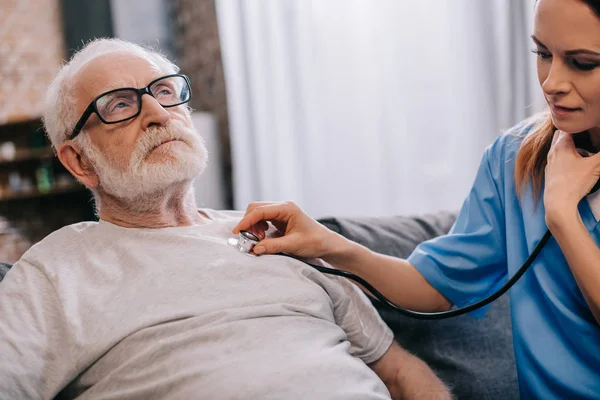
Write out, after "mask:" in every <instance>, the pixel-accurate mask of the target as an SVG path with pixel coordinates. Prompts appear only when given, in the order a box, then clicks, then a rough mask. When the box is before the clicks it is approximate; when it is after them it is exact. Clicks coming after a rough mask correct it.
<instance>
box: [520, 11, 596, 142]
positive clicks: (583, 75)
mask: <svg viewBox="0 0 600 400" xmlns="http://www.w3.org/2000/svg"><path fill="white" fill-rule="evenodd" d="M532 38H533V41H534V42H535V46H536V48H535V50H534V52H536V53H537V55H538V59H537V72H538V78H539V81H540V85H541V86H542V90H543V91H544V97H545V98H546V101H547V102H548V105H549V106H550V111H551V113H552V120H553V122H554V125H555V126H556V127H557V128H558V129H560V130H562V131H564V132H568V133H578V132H583V131H585V130H590V131H591V132H593V133H594V134H596V133H598V134H600V18H599V17H598V16H597V15H596V14H595V13H594V11H593V10H592V9H591V8H590V7H588V5H587V4H585V3H584V2H583V1H582V0H539V1H538V2H537V5H536V13H535V21H534V29H533V36H532Z"/></svg>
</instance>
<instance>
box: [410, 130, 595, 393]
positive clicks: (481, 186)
mask: <svg viewBox="0 0 600 400" xmlns="http://www.w3.org/2000/svg"><path fill="white" fill-rule="evenodd" d="M531 128H532V124H531V123H522V124H520V125H517V126H516V127H515V128H513V129H512V130H510V131H509V132H508V133H506V134H504V135H503V136H500V137H499V138H498V139H497V140H496V141H495V142H494V143H493V144H492V145H491V146H490V147H489V148H487V149H486V151H485V154H484V156H483V159H482V161H481V165H480V167H479V171H478V172H477V176H476V178H475V183H474V184H473V188H472V189H471V192H470V193H469V196H468V197H467V199H466V200H465V202H464V204H463V206H462V208H461V211H460V214H459V216H458V219H457V221H456V222H455V224H454V226H453V228H452V230H451V231H450V232H449V234H448V235H446V236H442V237H439V238H436V239H433V240H430V241H428V242H425V243H422V244H421V245H420V246H419V247H417V248H416V249H415V251H414V252H413V254H411V256H410V257H409V258H408V261H409V262H410V263H411V264H412V265H414V266H415V267H416V268H417V269H418V270H419V271H420V272H421V274H422V275H423V276H424V277H425V278H426V279H427V280H428V281H429V282H430V283H431V284H432V285H433V286H434V287H435V288H436V289H437V290H439V291H440V292H441V293H442V294H443V295H444V296H446V298H447V299H448V300H449V301H451V302H452V303H453V304H455V305H456V306H458V307H462V306H465V305H468V304H470V303H473V302H475V301H477V300H480V299H481V298H483V297H486V296H488V295H489V294H491V293H492V292H494V291H496V290H497V289H498V288H499V287H500V286H502V284H503V283H504V282H505V280H506V279H507V275H510V276H512V275H513V274H514V273H515V272H516V271H517V270H518V269H519V267H521V265H523V263H524V262H525V260H526V259H527V257H528V256H529V254H531V252H532V251H533V249H534V248H535V246H536V245H537V244H538V242H539V241H540V240H541V238H542V236H543V235H544V233H545V232H546V230H547V227H546V222H545V217H544V215H545V210H544V204H543V194H542V195H541V196H540V199H539V201H538V202H537V203H536V202H534V199H533V193H532V191H531V188H530V186H528V188H527V190H526V191H525V192H524V193H523V195H522V197H521V199H520V200H519V199H518V198H517V195H516V191H515V180H514V170H515V160H516V156H517V152H518V150H519V146H520V145H521V142H522V139H523V136H525V135H527V134H528V133H529V132H530V131H531ZM579 212H580V214H581V218H582V220H583V222H584V224H585V226H586V228H587V229H588V231H589V232H590V234H591V235H592V237H593V238H594V241H595V242H596V244H599V245H600V229H599V228H598V221H596V219H595V218H594V215H593V213H592V211H591V209H590V206H589V203H588V202H587V200H585V199H584V200H582V201H581V203H580V204H579ZM598 273H600V270H599V271H598ZM598 290H600V288H598ZM509 293H510V306H511V318H512V329H513V341H514V348H515V359H516V363H517V373H518V377H519V388H520V393H521V398H522V399H545V400H547V399H569V400H574V399H600V327H599V326H598V323H597V322H596V320H595V319H594V316H593V315H592V313H591V311H590V309H589V307H588V305H587V303H586V302H585V299H584V298H583V295H582V294H581V291H580V290H579V287H578V286H577V283H576V282H575V278H574V276H573V274H572V273H571V270H570V268H569V265H568V264H567V261H566V259H565V257H564V256H563V254H562V252H561V250H560V247H559V246H558V244H557V242H556V240H554V239H550V241H549V242H548V243H547V244H546V246H545V248H544V249H543V250H542V252H541V253H540V254H539V255H538V257H537V260H536V261H535V262H534V263H533V264H532V266H531V267H530V269H529V270H528V271H527V273H526V274H525V275H524V276H523V277H521V279H520V281H519V282H517V283H516V284H515V286H514V287H513V288H512V289H511V290H510V292H509ZM479 311H481V310H479ZM484 312H485V311H481V312H475V314H477V313H478V314H479V315H482V314H483V313H484Z"/></svg>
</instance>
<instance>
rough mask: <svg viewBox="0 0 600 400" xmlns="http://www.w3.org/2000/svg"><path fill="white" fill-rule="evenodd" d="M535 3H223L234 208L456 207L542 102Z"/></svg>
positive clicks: (356, 210)
mask: <svg viewBox="0 0 600 400" xmlns="http://www.w3.org/2000/svg"><path fill="white" fill-rule="evenodd" d="M533 3H534V1H533V0H419V1H409V0H312V1H311V0H217V2H216V4H217V14H218V20H219V30H220V40H221V46H222V54H223V61H224V67H225V76H226V84H227V96H228V107H229V116H230V127H231V142H232V159H233V167H234V198H235V207H236V208H238V209H244V208H245V207H246V205H247V204H248V203H249V202H251V201H257V200H293V201H295V202H297V203H298V204H299V205H301V206H302V207H303V208H304V209H305V210H306V211H307V212H309V213H310V214H311V215H313V216H315V217H322V216H326V215H335V216H373V215H390V214H411V213H423V212H434V211H436V210H440V209H457V208H458V207H459V206H460V204H461V203H462V201H463V199H464V198H465V196H466V195H467V193H468V190H469V188H470V186H471V184H472V180H473V177H474V175H475V172H476V169H477V166H478V164H479V161H480V158H481V155H482V151H483V149H484V148H485V147H486V146H487V145H489V144H490V143H491V142H492V141H493V140H494V138H495V137H496V136H497V135H498V134H500V133H501V132H502V130H503V129H506V128H508V127H510V126H511V125H513V124H514V123H516V122H518V121H519V120H521V119H522V118H524V117H526V116H528V115H530V114H531V113H532V112H533V111H534V110H537V109H540V107H541V105H542V102H541V101H540V100H539V99H540V95H539V89H538V84H537V81H536V78H535V68H534V66H535V56H534V55H533V54H531V53H530V52H529V49H530V47H531V44H530V39H529V35H530V34H531V32H532V19H533V11H534V6H533Z"/></svg>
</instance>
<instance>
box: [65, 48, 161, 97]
mask: <svg viewBox="0 0 600 400" xmlns="http://www.w3.org/2000/svg"><path fill="white" fill-rule="evenodd" d="M162 75H164V73H163V72H161V71H160V68H159V67H158V65H156V63H154V62H152V61H150V60H148V59H146V58H144V57H140V56H136V55H131V54H123V53H109V54H104V55H100V56H98V57H96V58H94V59H92V60H90V61H89V62H88V63H87V64H85V65H84V66H83V67H82V68H81V69H80V70H79V71H78V72H77V74H76V75H75V82H76V86H77V87H78V89H79V90H78V92H81V93H85V94H86V95H88V96H91V97H92V98H93V97H95V96H97V95H99V94H101V93H104V92H106V91H109V90H112V89H118V88H122V87H136V88H138V87H143V86H146V85H147V84H148V83H149V82H151V81H152V80H154V79H156V78H158V77H160V76H162Z"/></svg>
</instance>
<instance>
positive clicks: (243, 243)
mask: <svg viewBox="0 0 600 400" xmlns="http://www.w3.org/2000/svg"><path fill="white" fill-rule="evenodd" d="M551 237H552V234H551V233H550V230H547V231H546V233H545V234H544V236H543V237H542V239H541V240H540V242H539V243H538V244H537V246H535V249H533V251H532V252H531V254H530V255H529V257H528V258H527V260H526V261H525V263H524V264H523V265H522V266H521V268H519V270H518V271H517V272H516V273H515V274H514V275H513V276H512V277H511V278H510V279H509V280H507V281H506V282H505V283H504V285H502V287H501V288H500V289H498V290H497V291H496V292H494V293H493V294H491V295H489V296H488V297H486V298H484V299H483V300H480V301H477V302H475V303H473V304H470V305H468V306H465V307H461V308H457V309H454V310H449V311H440V312H419V311H412V310H407V309H405V308H402V307H398V306H397V305H395V304H394V303H392V302H391V301H390V300H388V299H387V298H386V297H385V296H384V295H382V294H381V293H379V291H378V290H377V289H375V288H374V287H373V285H371V284H370V283H369V282H367V281H365V280H364V279H363V278H361V277H360V276H358V275H355V274H353V273H350V272H346V271H341V270H338V269H333V268H328V267H322V266H320V265H314V264H311V263H309V262H306V261H304V260H301V259H299V258H296V257H293V256H290V255H289V254H284V253H278V254H276V255H280V256H286V257H290V258H293V259H295V260H298V261H301V262H303V263H305V264H307V265H309V266H311V267H312V268H314V269H316V270H317V271H319V272H322V273H324V274H329V275H337V276H342V277H344V278H347V279H351V280H353V281H355V282H357V283H359V284H361V285H362V286H364V287H365V288H366V289H367V290H368V291H369V292H371V293H372V294H373V296H375V298H376V299H377V300H379V301H380V302H382V303H383V304H384V305H386V306H387V307H388V308H390V309H392V310H394V311H397V312H399V313H400V314H402V315H406V316H407V317H411V318H416V319H429V320H432V319H445V318H451V317H456V316H459V315H462V314H466V313H468V312H471V311H474V310H477V309H478V308H481V307H484V306H486V305H488V304H490V303H491V302H492V301H494V300H496V299H497V298H498V297H500V296H502V295H503V294H504V293H506V292H507V291H508V289H510V288H511V287H512V286H513V285H514V284H515V283H517V281H518V280H519V279H520V278H521V276H523V274H524V273H525V272H527V270H528V269H529V267H530V266H531V264H532V263H533V261H534V260H535V259H536V257H537V256H538V254H539V253H540V252H541V251H542V249H543V248H544V246H545V245H546V243H548V240H550V238H551ZM259 241H260V239H259V238H258V237H257V236H256V235H255V234H253V233H252V232H248V231H241V232H240V233H239V235H238V238H237V239H235V238H230V239H229V240H228V241H227V243H228V244H229V245H230V246H232V247H234V248H235V249H236V250H238V251H239V252H241V253H244V254H247V255H249V256H252V257H256V255H254V254H252V249H253V247H254V245H255V244H257V243H258V242H259Z"/></svg>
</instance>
